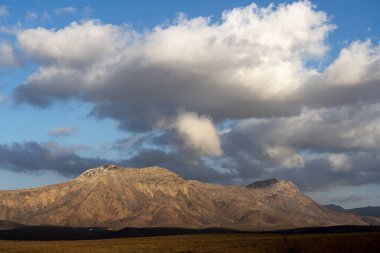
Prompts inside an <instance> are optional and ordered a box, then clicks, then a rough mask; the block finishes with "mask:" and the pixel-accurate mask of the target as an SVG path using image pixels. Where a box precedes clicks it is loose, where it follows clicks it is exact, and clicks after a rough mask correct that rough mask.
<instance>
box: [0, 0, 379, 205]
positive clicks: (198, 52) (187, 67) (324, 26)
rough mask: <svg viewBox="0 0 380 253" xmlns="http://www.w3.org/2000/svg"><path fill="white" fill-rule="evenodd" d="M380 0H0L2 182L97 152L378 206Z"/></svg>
mask: <svg viewBox="0 0 380 253" xmlns="http://www.w3.org/2000/svg"><path fill="white" fill-rule="evenodd" d="M378 24H380V2H379V1H377V0H365V1H344V3H343V2H341V1H322V0H321V1H316V0H315V1H256V2H251V1H243V0H241V1H223V0H218V1H211V0H210V1H171V0H170V1H169V0H165V1H113V2H112V4H110V3H109V2H106V1H42V0H41V1H37V0H35V1H26V2H25V1H21V0H12V1H4V0H1V1H0V190H5V189H18V188H29V187H37V186H41V185H47V184H52V183H59V182H64V181H67V180H69V179H71V178H74V177H76V176H78V175H79V174H80V173H82V172H83V171H85V170H87V169H89V168H92V167H97V166H100V165H102V164H110V163H111V164H118V165H121V166H127V167H145V166H163V167H166V168H168V169H170V170H172V171H174V172H176V173H178V174H179V175H181V176H182V177H184V178H186V179H196V180H200V181H204V182H212V183H218V184H224V185H232V184H239V185H245V184H249V183H252V182H253V181H257V180H263V179H267V178H280V179H286V180H291V181H293V182H294V183H295V184H296V185H298V186H299V187H300V189H301V190H302V191H304V192H305V193H306V194H308V195H309V196H311V197H312V198H314V199H315V200H317V201H318V202H319V203H322V204H327V203H334V204H339V205H342V206H343V207H346V208H351V207H359V206H367V205H380V167H379V164H380V45H379V40H380V29H379V25H378Z"/></svg>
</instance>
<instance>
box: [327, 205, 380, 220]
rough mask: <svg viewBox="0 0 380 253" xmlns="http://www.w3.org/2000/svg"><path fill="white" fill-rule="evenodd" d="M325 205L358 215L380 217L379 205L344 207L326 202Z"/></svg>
mask: <svg viewBox="0 0 380 253" xmlns="http://www.w3.org/2000/svg"><path fill="white" fill-rule="evenodd" d="M325 207H327V208H329V209H331V210H335V211H341V212H346V213H354V214H356V215H360V216H372V217H377V218H380V206H367V207H358V208H351V209H345V208H343V207H341V206H339V205H334V204H328V205H325Z"/></svg>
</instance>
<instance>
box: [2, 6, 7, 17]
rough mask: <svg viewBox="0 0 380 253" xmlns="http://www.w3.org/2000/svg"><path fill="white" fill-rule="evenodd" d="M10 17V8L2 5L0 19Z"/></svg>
mask: <svg viewBox="0 0 380 253" xmlns="http://www.w3.org/2000/svg"><path fill="white" fill-rule="evenodd" d="M5 16H9V12H8V8H7V6H5V5H0V17H5Z"/></svg>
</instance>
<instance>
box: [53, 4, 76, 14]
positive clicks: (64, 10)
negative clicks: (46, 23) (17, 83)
mask: <svg viewBox="0 0 380 253" xmlns="http://www.w3.org/2000/svg"><path fill="white" fill-rule="evenodd" d="M76 11H77V9H76V8H75V7H73V6H67V7H62V8H57V9H54V10H53V12H54V14H56V15H61V14H72V13H75V12H76Z"/></svg>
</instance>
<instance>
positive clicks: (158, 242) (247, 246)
mask: <svg viewBox="0 0 380 253" xmlns="http://www.w3.org/2000/svg"><path fill="white" fill-rule="evenodd" d="M0 252H1V253H16V252H17V253H26V252H28V253H29V252H41V253H45V252H46V253H51V252H55V253H60V252H68V253H82V252H91V253H108V252H112V253H118V252H120V253H121V252H128V253H130V252H138V253H142V252H177V253H179V252H187V253H190V252H222V253H223V252H226V253H227V252H228V253H230V252H232V253H234V252H255V253H256V252H257V253H261V252H265V253H268V252H281V253H282V252H287V253H288V252H318V253H320V252H323V253H332V252H339V253H344V252H366V253H371V252H374V253H375V252H376V253H377V252H380V233H363V234H359V233H353V234H327V235H321V234H317V235H271V234H207V235H181V236H162V237H144V238H126V239H110V240H92V241H53V242H37V241H0Z"/></svg>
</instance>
